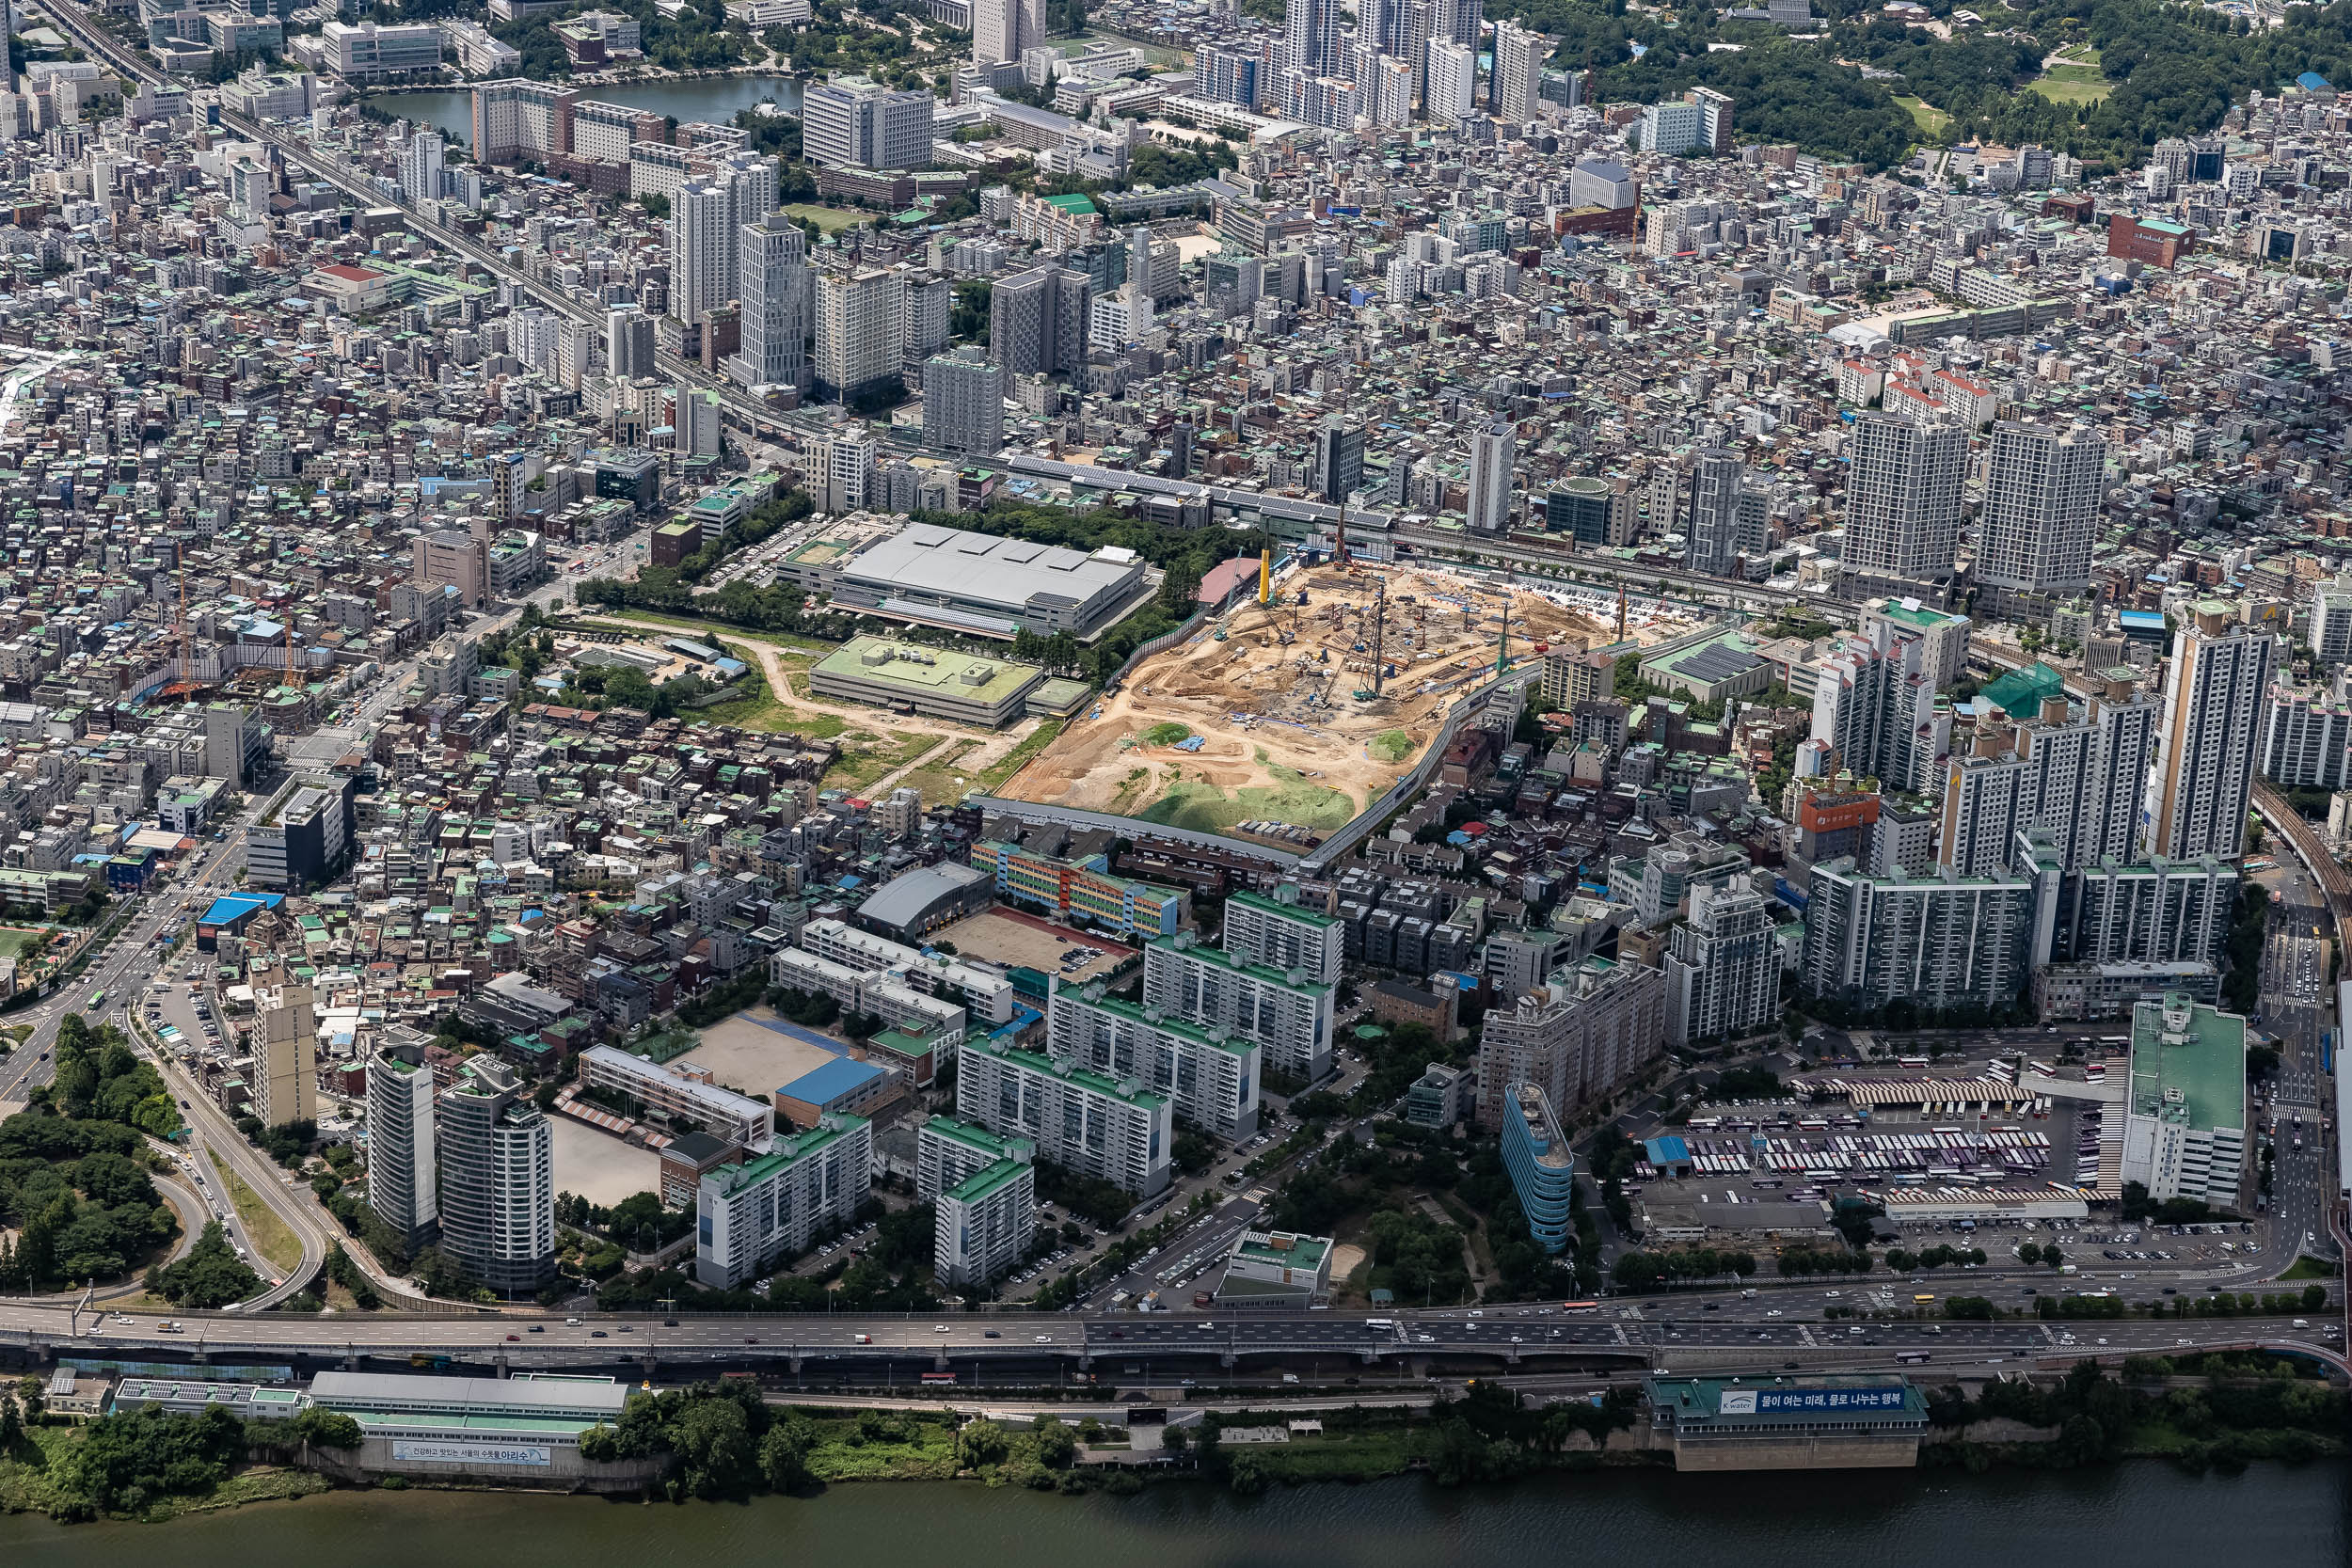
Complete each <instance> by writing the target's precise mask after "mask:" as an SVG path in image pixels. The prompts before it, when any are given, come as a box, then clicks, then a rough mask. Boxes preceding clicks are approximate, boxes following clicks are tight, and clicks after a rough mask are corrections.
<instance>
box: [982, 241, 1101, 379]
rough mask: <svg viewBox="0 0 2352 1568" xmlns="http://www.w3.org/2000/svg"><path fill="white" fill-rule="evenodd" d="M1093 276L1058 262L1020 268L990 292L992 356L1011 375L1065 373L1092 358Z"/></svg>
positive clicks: (989, 315)
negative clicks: (1090, 309)
mask: <svg viewBox="0 0 2352 1568" xmlns="http://www.w3.org/2000/svg"><path fill="white" fill-rule="evenodd" d="M1091 293H1092V285H1091V284H1090V283H1089V280H1088V277H1087V275H1086V274H1085V273H1083V272H1079V271H1077V270H1075V269H1074V268H1071V267H1065V266H1060V265H1057V264H1055V263H1052V262H1047V263H1044V264H1042V265H1039V266H1034V267H1031V268H1030V269H1029V270H1028V271H1026V272H1020V273H1015V274H1014V275H1013V276H1012V277H1008V278H1005V279H1004V280H1003V281H1001V282H999V283H998V284H997V285H996V286H995V288H994V289H993V290H992V291H991V292H990V294H989V309H988V356H989V357H990V358H991V359H993V360H994V361H995V362H996V363H997V364H999V365H1002V366H1003V367H1004V368H1005V374H1006V375H1008V376H1024V375H1049V376H1050V375H1060V374H1063V373H1064V372H1069V371H1074V370H1076V369H1077V368H1078V367H1079V366H1080V365H1083V364H1084V363H1086V356H1087V325H1088V318H1089V312H1088V305H1089V297H1090V295H1091Z"/></svg>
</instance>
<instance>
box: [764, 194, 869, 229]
mask: <svg viewBox="0 0 2352 1568" xmlns="http://www.w3.org/2000/svg"><path fill="white" fill-rule="evenodd" d="M784 215H785V216H786V217H788V218H799V219H801V220H802V221H803V222H805V223H813V224H815V225H816V226H817V227H818V228H819V229H821V230H824V231H825V232H826V233H828V234H838V233H839V232H841V230H844V229H854V228H855V227H857V225H859V224H861V223H865V222H866V221H867V220H869V219H870V218H872V217H873V215H874V214H871V213H861V212H859V211H858V210H857V209H855V208H854V207H819V206H818V205H817V204H816V203H815V202H813V201H795V202H792V203H791V204H789V205H788V206H787V207H786V208H785V209H784Z"/></svg>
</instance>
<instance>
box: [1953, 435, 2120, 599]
mask: <svg viewBox="0 0 2352 1568" xmlns="http://www.w3.org/2000/svg"><path fill="white" fill-rule="evenodd" d="M2106 451H2107V445H2106V441H2105V440H2103V439H2102V438H2100V437H2099V436H2096V435H2094V434H2092V433H2091V432H2090V430H2088V429H2085V428H2081V427H2077V428H2074V429H2072V430H2063V431H2061V430H2055V429H2052V428H2050V427H2048V426H2045V425H2034V424H2024V423H2020V422H2018V421H2016V420H2001V421H2000V422H1999V423H1997V424H1995V425H1994V427H1993V442H1992V451H1991V455H1990V457H1989V458H1988V460H1987V463H1986V470H1985V487H1984V510H1983V513H1982V514H1981V515H1980V517H1979V521H1978V527H1977V562H1976V575H1977V580H1978V581H1979V583H1982V584H1983V585H1984V586H1985V587H1987V588H1992V589H1997V590H2001V591H2002V592H2003V593H2004V594H2010V595H2016V594H2042V595H2047V596H2053V597H2058V598H2072V597H2074V595H2076V594H2082V593H2085V592H2087V591H2088V590H2089V589H2090V542H2091V537H2092V534H2093V533H2094V532H2095V531H2096V529H2097V526H2098V520H2099V503H2100V499H2101V491H2102V488H2103V483H2104V478H2103V476H2104V470H2105V467H2106Z"/></svg>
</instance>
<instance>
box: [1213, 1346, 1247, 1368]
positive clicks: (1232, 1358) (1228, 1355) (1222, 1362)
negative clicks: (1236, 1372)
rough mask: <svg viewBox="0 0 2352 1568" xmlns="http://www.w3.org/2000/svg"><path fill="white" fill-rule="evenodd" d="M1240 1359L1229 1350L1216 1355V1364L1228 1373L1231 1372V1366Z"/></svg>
mask: <svg viewBox="0 0 2352 1568" xmlns="http://www.w3.org/2000/svg"><path fill="white" fill-rule="evenodd" d="M1240 1359H1241V1357H1240V1356H1238V1355H1235V1354H1233V1353H1232V1351H1230V1350H1221V1351H1219V1352H1217V1353H1216V1364H1217V1365H1218V1366H1220V1367H1222V1368H1224V1369H1225V1370H1227V1371H1229V1372H1230V1371H1232V1370H1233V1364H1234V1363H1235V1362H1237V1361H1239V1360H1240Z"/></svg>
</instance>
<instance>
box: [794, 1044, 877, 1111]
mask: <svg viewBox="0 0 2352 1568" xmlns="http://www.w3.org/2000/svg"><path fill="white" fill-rule="evenodd" d="M881 1076H882V1069H881V1068H878V1067H876V1066H875V1065H874V1064H873V1063H871V1062H861V1061H858V1060H856V1059H855V1058H853V1057H849V1056H842V1057H838V1058H836V1059H834V1060H833V1061H830V1062H827V1063H826V1064H825V1065H824V1066H823V1067H820V1068H818V1069H815V1070H814V1071H811V1072H804V1073H803V1074H801V1076H800V1077H798V1078H795V1079H793V1080H792V1082H790V1083H789V1084H787V1085H784V1087H782V1088H780V1089H778V1090H777V1091H776V1092H777V1093H778V1094H780V1095H784V1096H787V1098H789V1099H793V1100H798V1101H804V1102H805V1103H807V1104H810V1105H816V1106H820V1107H821V1106H825V1105H830V1104H832V1103H833V1102H834V1101H836V1100H839V1099H841V1098H842V1097H844V1096H845V1095H849V1094H851V1093H853V1092H855V1091H856V1090H859V1089H862V1088H864V1087H865V1086H866V1085H868V1084H870V1083H872V1082H873V1081H874V1080H875V1079H877V1078H880V1077H881Z"/></svg>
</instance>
